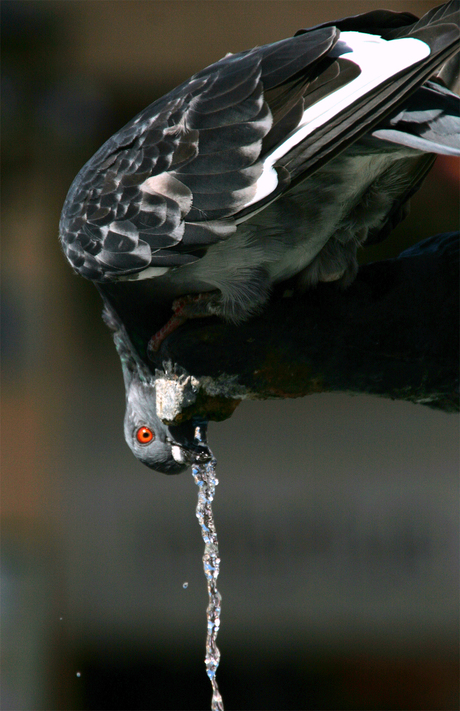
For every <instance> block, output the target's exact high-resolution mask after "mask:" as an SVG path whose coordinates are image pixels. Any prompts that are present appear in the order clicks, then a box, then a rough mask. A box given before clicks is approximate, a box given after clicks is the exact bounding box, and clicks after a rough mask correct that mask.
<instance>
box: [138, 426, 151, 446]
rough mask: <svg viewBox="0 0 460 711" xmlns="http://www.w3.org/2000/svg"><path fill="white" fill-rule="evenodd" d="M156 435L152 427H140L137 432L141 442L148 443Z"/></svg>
mask: <svg viewBox="0 0 460 711" xmlns="http://www.w3.org/2000/svg"><path fill="white" fill-rule="evenodd" d="M154 437H155V435H154V434H153V432H152V430H151V429H150V427H139V429H138V430H137V432H136V439H137V441H138V442H139V443H140V444H148V443H149V442H151V441H152V439H153V438H154Z"/></svg>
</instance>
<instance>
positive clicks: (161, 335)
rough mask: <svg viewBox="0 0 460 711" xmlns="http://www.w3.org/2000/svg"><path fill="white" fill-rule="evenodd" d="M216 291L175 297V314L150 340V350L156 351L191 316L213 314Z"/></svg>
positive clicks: (173, 308) (199, 316)
mask: <svg viewBox="0 0 460 711" xmlns="http://www.w3.org/2000/svg"><path fill="white" fill-rule="evenodd" d="M215 296H216V292H215V291H211V292H206V293H204V294H188V295H186V296H180V297H179V298H178V299H175V300H174V301H173V304H172V310H173V316H171V318H170V319H169V321H168V322H167V323H165V325H164V326H163V327H162V328H160V330H159V331H157V333H155V335H154V336H152V338H151V339H150V341H149V345H148V349H147V350H148V351H149V352H153V353H156V352H157V351H158V349H159V348H160V346H161V344H162V343H163V341H164V339H165V338H166V337H167V336H169V335H170V334H171V333H172V332H173V331H175V330H176V328H179V326H182V324H183V323H185V322H186V321H187V319H189V318H204V317H205V316H212V315H213V312H212V309H211V308H210V306H211V303H212V302H213V301H214V300H215Z"/></svg>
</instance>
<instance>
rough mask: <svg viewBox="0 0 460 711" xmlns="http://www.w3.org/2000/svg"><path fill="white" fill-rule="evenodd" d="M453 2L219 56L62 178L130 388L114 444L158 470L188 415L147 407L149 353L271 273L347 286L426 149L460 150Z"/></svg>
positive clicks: (156, 358)
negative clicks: (123, 444) (169, 417)
mask: <svg viewBox="0 0 460 711" xmlns="http://www.w3.org/2000/svg"><path fill="white" fill-rule="evenodd" d="M459 20H460V5H459V2H458V0H454V1H451V2H447V3H445V4H443V5H440V6H439V7H436V8H433V9H432V10H430V11H429V12H428V13H427V14H426V15H424V16H423V17H422V18H421V19H419V18H417V17H416V16H415V15H413V14H411V13H409V12H401V13H397V12H391V11H388V10H372V11H371V12H367V13H364V14H359V15H355V16H353V17H346V18H342V19H340V20H337V21H334V22H326V23H323V24H320V25H317V26H315V27H312V28H309V29H301V30H299V31H298V32H297V33H296V34H295V35H294V36H293V37H289V38H287V39H284V40H280V41H277V42H274V43H272V44H267V45H263V46H260V47H255V48H254V49H250V50H247V51H243V52H239V53H237V54H228V55H226V56H225V57H224V58H222V59H220V60H219V61H217V62H215V63H214V64H212V65H210V66H209V67H207V68H206V69H203V70H202V71H199V72H198V73H197V74H195V75H194V76H192V77H191V78H190V79H189V80H187V81H185V82H184V83H183V84H181V85H180V86H178V87H177V88H175V89H173V90H172V91H171V92H169V93H168V94H167V95H166V96H164V97H163V98H160V99H159V100H157V101H155V102H154V103H153V104H151V105H150V106H148V107H147V108H146V109H144V110H143V111H141V113H140V114H139V115H138V116H137V117H136V118H134V119H133V120H132V121H130V122H129V123H128V124H127V125H126V126H125V127H124V128H122V129H121V130H120V131H118V133H116V134H115V135H114V136H113V137H112V138H110V139H109V140H108V141H107V142H106V143H105V144H104V145H103V146H102V147H101V148H100V149H99V150H98V151H97V153H96V154H95V155H94V156H93V157H92V158H91V159H90V160H89V161H88V163H86V165H85V166H84V167H83V168H82V170H81V171H80V173H79V174H78V175H77V177H76V178H75V180H74V182H73V183H72V185H71V187H70V190H69V192H68V195H67V198H66V200H65V203H64V207H63V210H62V216H61V220H60V239H61V244H62V247H63V250H64V253H65V255H66V257H67V259H68V260H69V262H70V264H71V265H72V267H73V269H74V270H75V271H76V272H77V274H79V275H81V276H83V277H85V278H87V279H90V280H92V281H93V282H94V283H95V285H96V287H97V288H98V290H99V292H100V294H101V297H102V299H103V303H104V318H105V321H106V323H107V324H108V325H109V327H110V328H111V329H112V330H113V332H114V338H115V344H116V346H117V349H118V352H119V355H120V358H121V362H122V368H123V373H124V381H125V389H126V415H125V438H126V441H127V443H128V445H129V447H130V448H131V450H132V452H133V453H134V455H135V456H136V457H137V458H138V459H139V460H140V461H141V462H143V463H144V464H146V465H147V466H149V467H150V468H153V469H156V470H158V471H161V472H165V473H179V472H180V471H183V470H184V469H185V468H186V467H187V466H188V465H189V464H190V461H191V460H192V459H193V456H194V452H195V453H196V446H197V445H196V443H195V444H194V437H193V423H191V424H190V426H182V428H179V427H174V426H168V425H166V424H165V423H163V422H162V421H161V420H160V419H159V418H158V416H157V414H156V403H155V400H156V398H155V375H154V368H153V367H152V366H153V364H155V363H158V362H161V353H162V348H163V343H164V341H165V339H166V338H167V337H168V335H169V334H170V333H171V332H172V331H173V330H174V329H176V328H178V327H179V326H180V325H181V324H182V323H184V321H185V320H186V319H187V318H204V317H208V316H215V317H220V318H222V319H225V320H226V321H228V322H231V323H234V324H238V323H241V322H243V321H245V320H247V319H249V318H251V317H253V316H255V315H257V314H258V313H260V311H261V310H262V309H263V308H264V307H265V306H266V304H267V302H268V301H269V298H270V294H271V293H272V291H273V289H274V287H275V286H277V285H278V284H280V283H282V282H284V281H287V280H292V279H295V281H296V285H297V288H298V289H299V290H300V291H301V290H305V289H307V288H308V289H310V288H314V287H315V285H316V284H318V282H327V281H335V282H337V284H338V285H340V286H341V287H343V288H346V287H347V286H348V285H349V284H350V283H352V281H353V279H354V278H355V276H356V273H357V268H358V267H357V264H358V263H357V251H358V249H359V248H360V247H361V246H363V245H364V246H366V245H369V244H375V243H377V242H379V241H381V240H382V239H385V237H387V235H388V234H389V233H390V232H391V230H392V229H393V228H394V227H395V226H396V225H397V224H398V223H399V222H400V221H401V220H402V219H404V217H405V216H406V214H407V211H408V201H409V199H410V198H411V196H412V195H413V194H414V193H415V192H416V191H417V190H418V189H419V188H420V186H421V184H422V182H423V180H424V178H425V176H426V175H427V173H428V171H429V170H430V168H431V167H432V165H433V162H434V160H435V158H436V155H439V154H440V155H449V156H458V155H460V100H459V98H458V96H457V94H456V93H455V91H456V90H457V89H456V82H457V81H458V73H459V70H458V66H459V65H458V57H459V54H458V52H459V48H460V30H459Z"/></svg>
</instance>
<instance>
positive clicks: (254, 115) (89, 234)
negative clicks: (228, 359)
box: [60, 28, 339, 282]
mask: <svg viewBox="0 0 460 711" xmlns="http://www.w3.org/2000/svg"><path fill="white" fill-rule="evenodd" d="M338 35H339V33H338V31H337V30H335V29H334V28H327V29H323V30H318V31H317V32H314V33H312V34H311V35H309V36H305V37H300V38H298V39H296V40H292V39H288V40H283V41H281V42H277V43H275V44H273V45H267V46H265V47H260V48H256V49H254V50H249V51H247V52H242V53H240V54H236V55H230V56H227V57H225V58H224V59H222V60H220V61H219V62H217V63H216V64H214V65H211V66H210V67H208V68H207V69H205V70H203V71H201V72H199V73H198V74H196V75H195V76H194V77H192V78H191V79H190V80H189V81H187V82H185V83H184V84H182V85H181V86H179V87H177V88H176V89H174V90H173V91H172V92H170V93H169V94H168V95H167V96H165V97H164V98H162V99H160V100H158V101H156V102H154V103H153V104H152V105H151V106H149V107H147V108H146V109H145V110H144V111H142V112H141V113H140V114H139V115H138V116H137V117H136V118H135V119H134V120H132V121H131V122H129V123H128V124H127V125H126V126H125V127H124V128H123V129H121V131H119V132H118V133H117V134H115V136H113V137H112V138H111V139H109V141H107V142H106V143H105V144H104V145H103V146H102V148H101V149H100V150H99V151H98V152H97V153H96V154H95V155H94V156H93V158H92V159H91V160H90V161H89V162H88V163H87V164H86V165H85V166H84V167H83V168H82V170H81V171H80V173H79V174H78V175H77V177H76V179H75V180H74V182H73V184H72V186H71V188H70V190H69V193H68V196H67V198H66V201H65V204H64V208H63V212H62V216H61V222H60V234H61V240H62V243H63V247H64V250H65V252H66V255H67V257H68V259H69V261H70V262H71V264H72V265H73V267H74V268H75V269H76V271H77V272H79V273H80V274H81V275H82V276H85V277H87V278H89V279H93V280H95V281H101V282H103V281H111V280H113V279H117V278H119V277H120V276H121V277H123V276H126V275H129V274H133V273H136V272H140V271H141V270H144V269H146V268H147V267H148V268H150V269H152V268H153V269H155V270H156V273H161V271H162V270H165V269H167V268H169V267H173V266H180V265H182V264H187V263H189V262H192V261H195V260H196V259H197V258H198V255H197V254H196V250H200V249H201V250H202V249H203V248H205V247H206V246H208V245H209V244H212V243H214V242H217V241H218V240H220V239H224V238H226V237H227V236H228V235H229V234H232V233H233V232H234V231H235V230H236V226H235V224H234V223H233V221H232V220H231V219H226V218H227V217H228V216H230V215H233V214H235V213H236V212H238V211H239V210H240V209H241V208H242V206H244V205H245V204H246V203H247V202H249V201H250V200H251V199H252V197H253V195H254V194H255V191H256V186H257V181H258V179H259V177H260V175H261V173H262V165H261V164H260V162H259V158H260V155H261V152H262V143H263V140H264V139H265V137H266V136H267V135H268V134H269V132H270V130H271V129H272V127H273V126H274V124H278V123H280V122H281V123H282V122H284V123H285V124H286V125H287V126H288V127H289V126H290V125H291V124H292V121H293V120H294V119H292V118H291V117H290V116H287V117H286V113H289V111H290V109H291V108H292V107H293V106H294V104H295V102H296V101H300V100H301V91H300V90H299V89H298V87H297V84H298V83H299V81H300V83H301V84H302V85H304V84H305V82H306V81H307V80H308V72H309V71H310V73H313V72H314V68H315V66H316V64H317V63H318V62H319V61H320V59H321V57H322V56H324V55H325V54H326V53H327V51H328V50H329V49H330V48H331V47H332V46H333V45H334V44H335V42H336V41H337V39H338ZM299 74H301V79H299V80H298V79H297V75H299ZM290 80H292V84H293V87H292V88H291V91H289V90H288V89H287V90H286V96H285V97H283V98H284V101H283V103H282V105H281V106H280V107H279V109H278V110H275V113H276V114H277V115H276V117H275V118H274V116H273V113H272V112H271V110H270V108H269V107H268V104H267V102H266V100H265V98H264V91H267V90H269V89H270V87H272V86H277V87H278V86H284V85H285V84H286V83H287V82H289V81H290ZM294 125H295V123H294ZM286 130H287V129H286Z"/></svg>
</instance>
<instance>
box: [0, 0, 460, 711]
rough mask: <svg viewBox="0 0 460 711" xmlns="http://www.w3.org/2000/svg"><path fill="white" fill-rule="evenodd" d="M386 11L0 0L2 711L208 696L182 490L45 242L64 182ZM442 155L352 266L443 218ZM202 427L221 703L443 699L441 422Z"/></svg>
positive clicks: (81, 288)
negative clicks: (320, 40)
mask: <svg viewBox="0 0 460 711" xmlns="http://www.w3.org/2000/svg"><path fill="white" fill-rule="evenodd" d="M435 4H437V3H436V2H431V1H429V2H413V1H411V0H407V1H406V2H404V3H403V2H394V1H393V2H392V1H385V2H382V3H381V5H382V6H384V7H387V8H388V9H393V10H403V9H404V10H410V11H412V12H414V13H415V14H417V15H420V14H423V13H424V12H426V11H427V10H428V9H430V7H433V6H434V5H435ZM377 5H378V6H380V3H375V2H370V1H368V0H362V1H361V2H357V1H350V2H334V1H331V0H328V2H324V1H323V0H317V1H316V0H305V1H302V0H299V1H296V2H291V1H290V0H284V1H283V2H272V1H270V0H264V1H263V2H259V1H256V0H247V2H233V1H232V2H228V1H226V0H222V1H219V2H214V1H212V0H210V1H197V0H189V1H188V2H182V1H174V0H173V1H171V0H170V1H164V2H150V1H148V0H146V1H144V2H139V1H138V0H131V1H125V0H119V1H118V2H102V1H99V0H96V1H94V0H85V1H80V0H77V1H75V0H68V1H66V2H63V1H59V2H55V1H54V0H48V1H47V2H42V1H37V2H35V1H29V0H24V1H21V0H16V1H10V0H3V2H2V8H1V9H2V35H3V38H2V51H3V62H2V95H3V146H2V152H3V155H2V166H3V196H2V197H3V235H4V237H3V286H2V288H3V294H2V301H3V457H2V461H3V487H2V488H3V497H2V499H3V502H2V503H3V505H2V509H3V510H2V577H1V583H2V649H1V662H2V694H3V699H2V709H4V711H13V710H16V709H21V710H25V711H39V710H42V709H46V710H50V709H55V710H59V711H67V710H69V711H70V710H81V711H83V710H87V709H95V710H96V709H97V710H99V709H111V710H114V709H127V710H128V709H130V710H137V709H184V710H188V709H204V708H208V707H209V702H210V695H211V694H210V685H209V683H208V679H207V677H206V674H205V668H204V663H203V659H204V642H205V608H206V605H207V594H206V585H205V579H204V576H203V572H202V564H201V555H202V540H201V536H200V531H199V527H198V523H197V521H196V519H195V513H194V508H195V503H196V494H197V492H196V487H195V485H194V483H193V479H192V476H191V475H190V473H186V474H183V475H181V476H180V477H166V476H163V475H160V474H156V473H154V472H151V471H149V470H148V469H146V468H145V467H143V466H142V465H141V464H139V463H138V462H137V461H135V459H134V458H133V457H132V455H131V453H130V452H129V451H128V449H127V447H126V445H125V444H124V440H123V433H122V419H123V410H124V390H123V384H122V378H121V369H120V367H119V362H118V359H117V355H116V352H115V348H114V346H113V343H112V341H111V336H110V333H109V332H108V330H107V329H106V328H105V327H104V325H103V323H102V321H101V318H100V310H101V303H100V301H99V296H98V294H97V292H96V290H95V289H94V287H93V285H92V284H90V283H87V282H85V281H84V280H83V279H80V278H77V277H76V276H75V275H74V274H73V273H72V271H71V269H70V267H69V266H68V264H67V263H66V262H65V260H64V258H63V256H62V254H61V252H60V247H59V243H58V220H59V213H60V209H61V206H62V203H63V201H64V198H65V195H66V192H67V190H68V188H69V186H70V183H71V181H72V179H73V178H74V176H75V175H76V173H77V172H78V170H79V169H80V168H81V166H82V165H83V164H84V163H85V162H86V161H87V160H88V159H89V158H90V157H91V155H92V154H93V153H94V152H95V151H96V150H97V149H98V148H99V146H100V145H101V144H102V143H103V141H105V140H106V139H107V138H109V137H110V136H111V135H112V134H113V133H114V132H115V131H116V130H117V129H118V128H120V127H121V126H122V125H123V124H124V123H125V122H127V121H128V120H129V119H131V118H132V117H133V116H134V115H135V114H136V113H137V112H139V111H140V110H141V109H143V108H144V107H145V106H147V105H148V104H149V103H151V102H152V101H154V100H155V99H156V98H158V97H159V96H161V95H162V94H163V93H165V92H166V91H168V90H170V89H171V88H173V87H174V86H175V85H177V84H178V83H180V82H181V81H183V80H185V79H186V78H187V77H189V76H190V75H191V74H192V73H194V72H195V71H198V70H199V69H201V68H203V67H204V66H206V65H207V64H209V63H211V62H213V61H216V60H217V59H219V58H220V57H222V56H223V55H225V54H226V53H227V52H229V51H231V52H237V51H239V50H243V49H248V48H250V47H252V46H254V45H256V44H264V43H267V42H272V41H275V40H278V39H281V38H284V37H287V36H289V35H292V34H293V33H294V32H295V31H296V30H297V29H299V28H300V27H308V26H311V25H314V24H316V23H319V22H321V21H326V20H331V19H334V18H338V17H342V16H344V15H350V14H354V13H357V12H363V11H367V10H369V9H372V8H374V9H375V8H376V7H377ZM458 168H459V165H458V161H456V160H453V159H447V158H443V159H438V161H437V164H436V166H435V168H434V170H433V171H432V173H431V174H430V176H429V178H428V180H427V181H426V183H425V186H424V188H423V189H422V191H421V192H420V193H419V194H418V195H417V197H416V198H415V199H414V200H413V203H412V214H411V217H410V218H409V219H408V220H407V221H406V222H404V223H403V224H402V225H401V226H400V227H399V228H398V230H397V231H396V232H395V233H393V235H392V236H391V238H390V239H389V240H388V241H387V242H386V243H385V244H384V245H381V246H379V247H375V248H372V251H369V252H367V253H363V261H365V260H369V259H372V260H374V259H382V258H385V257H388V256H395V255H396V254H398V253H399V252H400V251H401V250H402V249H404V248H405V247H407V246H409V245H410V244H412V243H414V242H417V241H419V240H420V239H423V238H425V237H428V236H430V235H432V234H436V233H438V232H443V231H449V230H452V229H457V228H458V207H459V206H458V193H459V190H458V188H459V177H458V175H459V174H458ZM433 288H436V284H433ZM209 437H210V444H211V447H212V448H213V450H214V453H215V455H216V457H217V460H218V473H219V479H220V485H219V487H218V490H217V496H216V500H215V506H214V509H215V516H216V522H217V527H218V533H219V539H220V546H221V553H222V567H221V576H220V578H219V589H220V591H221V593H222V596H223V612H222V627H221V632H220V635H219V647H220V649H221V652H222V661H221V666H220V669H219V674H218V678H219V684H220V687H221V691H222V693H223V696H224V701H225V704H226V708H227V709H241V710H242V709H350V710H352V709H353V710H358V709H363V710H367V711H370V710H373V709H380V710H387V711H389V710H393V709H405V710H406V711H407V710H409V709H418V710H419V711H420V710H421V709H424V710H434V709H436V710H441V709H446V710H447V709H449V710H451V709H456V708H458V656H457V650H458V619H457V613H458V597H457V594H458V573H457V532H458V463H459V452H458V417H457V416H455V415H447V414H444V413H442V412H436V411H433V410H430V409H428V408H424V407H422V406H415V405H411V404H407V403H401V402H391V401H387V400H380V399H377V398H371V397H353V398H351V397H348V396H346V395H325V394H323V395H313V396H310V397H308V398H305V399H302V400H292V401H284V402H281V401H280V402H275V401H272V402H260V403H255V402H247V403H243V404H242V405H240V407H239V408H238V409H237V410H236V412H235V414H234V415H233V417H232V418H231V419H230V420H227V421H226V422H223V423H218V424H217V423H212V424H211V426H210V432H209ZM184 582H187V583H188V587H186V588H184V587H183V583H184Z"/></svg>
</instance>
